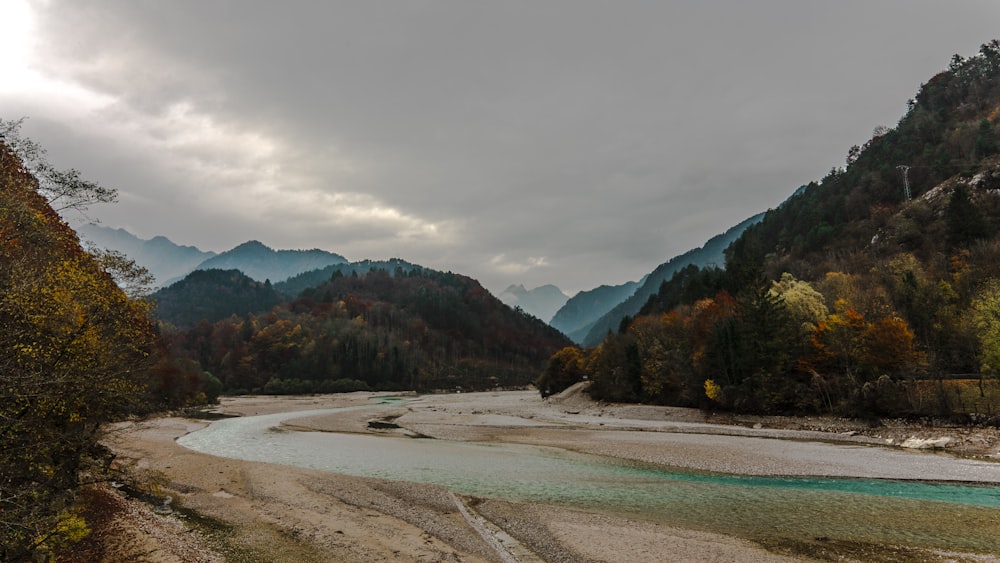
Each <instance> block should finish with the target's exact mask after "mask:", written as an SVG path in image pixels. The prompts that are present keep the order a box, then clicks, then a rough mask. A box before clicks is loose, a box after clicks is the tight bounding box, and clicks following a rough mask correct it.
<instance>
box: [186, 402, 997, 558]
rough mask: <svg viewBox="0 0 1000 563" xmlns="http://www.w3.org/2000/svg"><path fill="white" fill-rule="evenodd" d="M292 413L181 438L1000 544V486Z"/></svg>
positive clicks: (727, 527)
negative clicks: (677, 460) (698, 464)
mask: <svg viewBox="0 0 1000 563" xmlns="http://www.w3.org/2000/svg"><path fill="white" fill-rule="evenodd" d="M329 412H331V411H330V410H321V411H307V412H301V413H296V414H295V415H294V416H295V417H301V416H311V415H314V414H322V413H329ZM289 418H292V417H291V416H290V415H289V414H287V413H283V414H278V415H267V416H256V417H245V418H237V419H230V420H222V421H217V422H214V423H213V424H212V425H211V426H210V427H208V428H206V429H204V430H201V431H198V432H194V433H192V434H189V435H187V436H185V437H183V438H181V439H180V440H179V441H178V442H179V443H180V444H181V445H183V446H185V447H188V448H191V449H194V450H197V451H202V452H205V453H210V454H213V455H218V456H223V457H231V458H236V459H245V460H251V461H264V462H270V463H280V464H286V465H293V466H298V467H306V468H311V469H319V470H323V471H330V472H336V473H343V474H348V475H357V476H365V477H378V478H383V479H393V480H402V481H414V482H420V483H433V484H438V485H443V486H445V487H447V488H449V489H450V490H453V491H455V492H458V493H463V494H469V495H477V496H490V497H499V498H506V499H511V500H522V501H531V502H540V503H550V504H559V505H568V506H575V507H580V508H586V509H591V510H600V511H605V512H613V513H618V514H624V515H628V516H630V517H633V518H642V519H646V520H652V521H657V522H663V523H667V524H671V525H676V526H681V527H688V528H696V529H703V530H709V531H717V532H723V533H729V534H736V535H741V536H744V537H749V538H754V539H769V538H791V539H795V540H802V539H809V538H814V537H828V538H834V539H838V540H850V541H865V542H889V543H900V544H908V545H915V546H925V547H939V548H946V549H961V550H977V551H986V552H993V553H1000V534H998V533H997V532H998V531H1000V487H996V486H972V485H961V484H944V483H920V482H910V481H885V480H864V479H830V478H779V477H756V476H740V475H720V474H713V473H704V472H692V471H682V470H673V469H669V468H663V467H658V466H653V465H648V464H641V463H635V462H627V461H622V460H617V459H613V458H605V457H600V456H591V455H584V454H578V453H575V452H569V451H566V450H561V449H557V448H547V447H539V446H526V445H514V444H482V443H466V442H449V441H444V440H420V439H410V438H395V437H384V436H369V435H356V434H335V433H323V432H285V431H275V429H276V428H277V426H278V425H279V424H280V422H281V421H282V420H286V419H289Z"/></svg>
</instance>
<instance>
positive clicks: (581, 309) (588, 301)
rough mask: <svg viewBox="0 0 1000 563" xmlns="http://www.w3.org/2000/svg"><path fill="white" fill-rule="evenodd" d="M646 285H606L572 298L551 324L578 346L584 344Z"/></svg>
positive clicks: (561, 308)
mask: <svg viewBox="0 0 1000 563" xmlns="http://www.w3.org/2000/svg"><path fill="white" fill-rule="evenodd" d="M640 285H642V281H638V282H627V283H623V284H621V285H602V286H600V287H596V288H594V289H590V290H587V291H581V292H579V293H577V294H576V295H574V296H573V297H570V298H569V299H568V300H567V301H566V303H565V304H563V306H562V307H560V308H559V310H558V311H557V312H556V314H555V316H554V317H552V321H551V322H550V323H549V324H551V325H552V326H554V327H555V328H557V329H559V330H560V331H562V333H563V334H565V335H566V336H569V338H570V340H572V341H573V342H576V343H581V342H583V339H584V338H585V337H586V336H587V333H588V332H589V331H590V329H591V327H593V326H594V323H595V322H597V320H598V319H600V318H601V317H603V316H604V315H605V314H607V313H608V311H610V310H611V309H613V308H615V306H617V305H618V304H620V303H622V302H623V301H625V300H626V299H628V298H629V297H631V296H632V294H633V293H635V290H636V289H637V288H638V287H639V286H640Z"/></svg>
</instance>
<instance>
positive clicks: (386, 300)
mask: <svg viewBox="0 0 1000 563" xmlns="http://www.w3.org/2000/svg"><path fill="white" fill-rule="evenodd" d="M168 338H169V339H170V340H171V342H172V345H171V349H172V350H173V351H174V352H175V353H176V354H179V355H181V356H185V357H187V358H189V359H190V360H192V361H195V362H198V363H199V364H200V366H201V368H202V369H204V370H207V371H209V372H211V373H212V374H214V375H215V376H217V377H218V378H219V379H220V380H221V381H222V383H223V385H224V389H225V390H227V391H230V392H246V391H252V392H263V393H305V392H317V391H320V392H330V391H350V390H358V389H387V390H403V389H416V390H423V391H427V390H434V389H456V388H460V389H492V388H496V387H509V386H524V385H527V384H529V383H531V382H532V381H533V380H534V379H535V378H536V377H537V376H538V374H539V373H540V372H541V370H542V368H543V367H544V365H545V361H546V360H547V358H548V357H549V356H550V355H551V354H552V353H554V352H555V351H556V350H558V349H559V348H561V347H563V346H566V345H568V344H569V341H568V340H566V339H565V337H563V336H562V335H561V334H560V333H559V332H558V331H556V330H555V329H553V328H551V327H549V326H547V325H546V324H545V323H543V322H541V321H539V320H538V319H536V318H534V317H531V316H529V315H526V314H523V313H519V312H516V311H513V310H511V309H510V308H509V307H507V306H506V305H504V304H503V303H501V302H500V301H499V300H498V299H496V298H495V297H493V296H492V295H490V293H489V292H488V291H486V289H484V288H483V287H482V286H481V285H479V283H478V282H476V281H475V280H473V279H471V278H467V277H464V276H460V275H458V274H452V273H441V272H434V271H429V270H422V271H413V272H411V273H409V274H408V275H403V276H390V275H389V273H388V272H386V271H383V270H375V271H372V272H369V273H367V274H364V275H347V276H345V275H340V274H335V275H334V276H333V277H332V278H331V279H329V280H328V281H327V282H325V283H323V284H322V285H320V286H318V287H315V288H312V289H308V290H306V291H304V292H302V294H301V295H300V296H299V297H298V298H297V299H295V300H293V301H289V302H284V303H282V304H279V305H278V306H276V307H274V308H273V309H271V310H270V311H269V312H267V313H261V314H248V315H241V316H232V317H228V318H226V319H223V320H220V321H217V322H215V323H213V324H210V325H209V324H205V323H203V324H201V325H199V326H198V327H197V329H195V330H190V331H180V332H173V333H170V334H169V335H168Z"/></svg>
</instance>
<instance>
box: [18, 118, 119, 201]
mask: <svg viewBox="0 0 1000 563" xmlns="http://www.w3.org/2000/svg"><path fill="white" fill-rule="evenodd" d="M24 120H25V118H23V117H22V118H21V119H18V120H14V121H5V120H3V119H0V142H2V143H3V144H5V145H7V147H8V149H10V152H11V153H12V154H9V155H2V156H0V160H2V159H4V158H16V159H17V160H19V161H20V166H23V167H24V169H25V171H27V172H28V173H29V174H31V175H32V176H33V177H34V178H35V180H36V182H37V188H36V189H37V190H38V193H40V194H42V196H44V197H45V199H46V201H47V203H48V204H49V205H50V206H51V207H52V209H54V210H55V211H56V213H62V212H63V211H68V210H73V211H76V212H79V213H84V212H86V210H87V208H88V207H90V205H92V204H95V203H111V202H114V201H115V200H117V198H118V191H117V190H115V189H112V188H106V187H104V186H102V185H100V184H98V183H96V182H93V181H90V180H86V179H84V178H83V175H82V174H81V173H80V171H78V170H75V169H72V168H71V169H69V170H59V169H58V168H56V167H54V166H52V164H50V163H49V161H48V159H47V158H46V155H47V151H46V150H45V149H44V148H42V146H41V145H39V144H38V143H36V142H35V141H32V140H31V139H28V138H26V137H22V136H21V126H22V125H23V124H24Z"/></svg>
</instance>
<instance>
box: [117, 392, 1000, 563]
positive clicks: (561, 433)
mask: <svg viewBox="0 0 1000 563" xmlns="http://www.w3.org/2000/svg"><path fill="white" fill-rule="evenodd" d="M371 397H372V395H371V394H362V393H358V394H349V395H327V396H307V397H238V398H225V399H224V400H223V402H222V404H221V405H220V406H219V407H217V408H215V409H213V413H214V414H216V415H225V416H250V415H255V414H269V413H276V412H294V411H302V410H310V409H319V408H332V407H341V406H363V405H371ZM205 424H207V422H205V421H200V420H195V419H191V418H185V417H164V418H158V419H154V420H150V421H145V422H138V423H129V424H123V425H120V426H119V427H117V428H115V429H114V430H113V431H112V432H111V434H110V435H109V437H108V443H109V445H111V446H112V447H113V448H114V450H115V451H116V452H117V453H118V455H119V463H120V464H121V466H122V467H123V468H127V469H128V470H129V471H130V472H131V473H132V474H133V475H135V476H136V477H137V479H138V480H140V481H143V482H145V483H148V484H151V485H149V489H151V490H152V491H153V492H154V493H155V495H158V497H157V498H158V499H159V500H157V501H155V502H153V503H152V504H150V503H149V502H140V501H138V500H134V499H132V500H128V499H125V500H122V501H121V502H123V503H126V504H127V507H128V510H129V511H131V512H130V514H131V516H130V517H129V518H127V519H125V520H124V521H127V522H132V523H133V524H132V525H123V526H117V527H116V526H108V527H107V529H106V530H104V531H103V532H102V533H105V534H106V535H107V536H108V538H107V539H108V541H113V542H114V544H115V545H116V548H115V550H114V553H116V554H122V553H128V554H130V555H129V557H128V559H129V560H131V561H149V562H166V561H206V562H207V561H296V562H299V561H359V562H364V561H476V562H479V561H500V562H509V561H521V562H528V561H573V562H577V561H581V562H586V561H636V560H645V561H812V560H817V557H818V558H819V559H827V560H829V559H830V558H831V557H833V558H835V559H836V560H913V561H920V560H927V559H928V558H930V559H938V560H942V561H951V560H959V561H963V560H964V561H991V560H997V559H994V558H992V557H991V556H988V555H984V554H941V553H934V552H927V551H915V552H912V553H911V552H909V551H906V550H904V551H901V552H900V551H894V549H895V548H890V547H886V548H884V549H883V548H873V547H871V546H861V547H859V546H838V545H830V544H829V543H826V544H823V543H822V542H818V543H817V545H815V546H801V545H798V546H789V545H761V544H758V543H753V542H751V541H747V540H745V539H740V538H735V537H730V536H727V535H722V534H717V533H708V532H704V531H694V530H687V529H680V528H675V527H669V526H664V525H657V524H654V523H650V522H644V521H637V520H633V519H629V518H625V517H623V516H616V515H607V514H594V513H588V512H582V511H579V510H572V509H567V508H559V507H552V506H542V505H527V504H523V503H514V502H508V501H502V500H494V499H479V498H471V497H462V496H460V495H454V494H452V493H451V492H449V491H447V490H445V489H443V488H441V487H437V486H433V485H422V484H413V483H401V482H392V481H382V480H378V479H370V478H360V477H350V476H344V475H334V474H330V473H324V472H319V471H312V470H308V469H300V468H291V467H285V466H276V465H270V464H266V463H256V462H246V461H237V460H231V459H224V458H218V457H214V456H211V455H206V454H203V453H197V452H194V451H191V450H187V449H185V448H182V447H181V446H179V445H177V444H176V443H175V442H174V441H175V440H176V438H178V437H180V436H182V435H184V434H186V433H188V432H191V431H194V430H197V429H199V428H201V427H203V426H204V425H205ZM287 429H288V430H299V431H301V430H312V431H335V432H354V433H374V434H390V435H394V434H398V435H410V436H415V435H419V436H424V437H432V438H441V439H452V440H467V441H479V442H491V441H492V442H510V443H524V444H539V445H551V446H558V447H562V448H567V449H574V450H577V451H582V452H589V453H598V454H603V455H611V456H617V457H622V458H628V459H636V460H642V461H649V462H652V463H658V464H665V465H672V466H679V467H689V468H696V469H705V470H709V471H722V472H733V473H744V474H777V475H832V476H873V477H890V478H901V479H935V480H956V481H980V482H992V483H1000V463H997V461H1000V459H998V458H1000V456H998V454H1000V452H998V447H1000V432H998V431H997V430H996V429H992V428H967V427H928V426H925V425H921V424H913V423H903V422H900V421H894V422H887V423H884V424H883V425H881V426H873V425H871V424H868V423H859V422H855V421H847V420H840V419H825V418H781V417H763V418H762V417H736V416H730V415H713V414H710V413H708V414H706V413H703V412H701V411H695V410H690V409H676V408H669V407H649V406H638V405H608V404H601V403H595V402H592V401H590V400H589V398H588V397H587V396H586V395H585V394H582V393H580V392H579V389H571V390H569V391H568V392H566V393H564V394H561V395H560V396H556V397H551V398H549V399H547V400H542V399H541V398H539V397H538V395H537V393H534V392H529V391H523V392H521V391H519V392H498V393H470V394H454V395H431V396H420V397H415V396H414V397H411V398H410V400H409V401H408V402H406V403H401V404H399V405H395V406H380V407H374V406H373V407H372V408H371V409H366V408H362V409H359V410H352V411H345V412H339V413H333V414H329V415H322V416H313V417H306V418H294V420H290V421H289V422H288V423H287ZM908 440H910V442H909V444H907V445H908V446H924V447H928V449H925V450H922V451H917V450H912V449H906V448H903V447H901V446H902V445H904V444H906V443H907V441H908ZM915 440H923V442H917V441H915ZM831 443H832V444H844V445H848V446H850V447H849V448H842V449H835V450H831V449H829V448H828V447H827V446H828V445H829V444H831ZM857 446H865V447H857ZM831 451H834V452H835V453H834V454H830V453H829V452H831ZM931 451H933V452H935V453H925V452H931ZM942 452H946V453H942ZM824 456H826V457H824ZM168 498H169V501H167V500H166V499H168ZM157 512H162V513H164V514H158V513H157ZM167 513H169V514H167ZM870 549H875V551H866V550H870ZM109 553H110V552H109ZM824 553H825V554H826V555H823V554H824ZM105 560H106V561H118V560H122V559H120V558H118V556H115V557H111V556H109V557H106V558H105Z"/></svg>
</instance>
